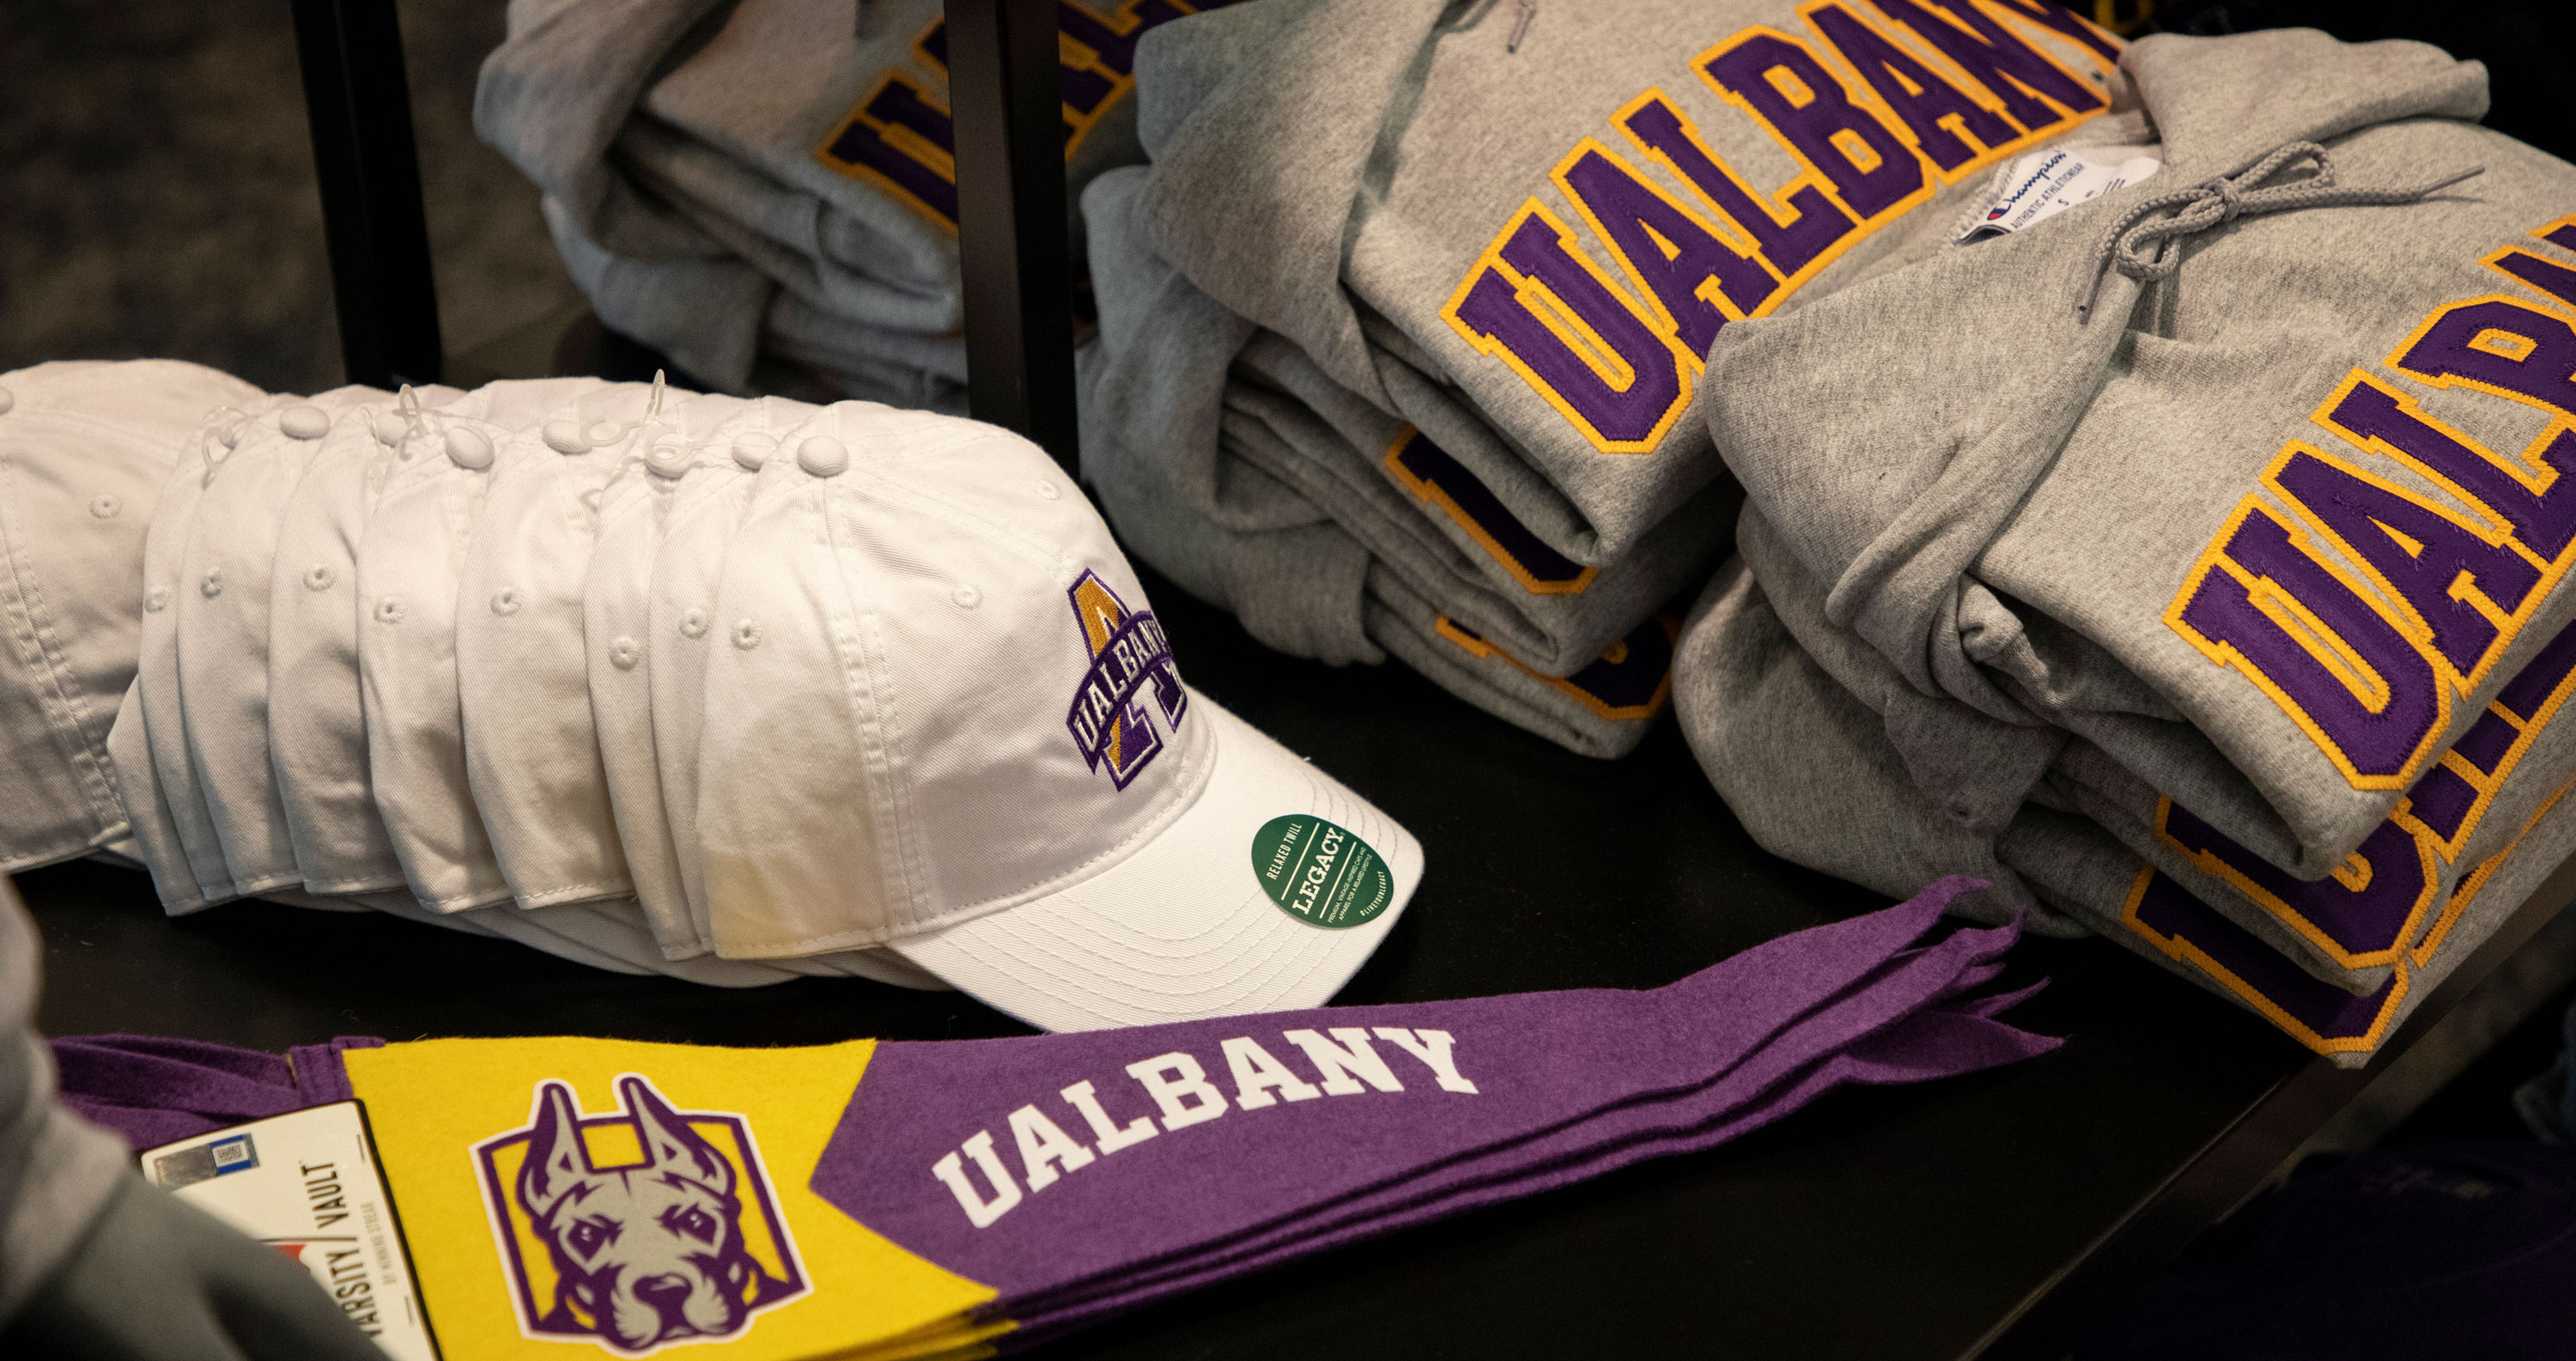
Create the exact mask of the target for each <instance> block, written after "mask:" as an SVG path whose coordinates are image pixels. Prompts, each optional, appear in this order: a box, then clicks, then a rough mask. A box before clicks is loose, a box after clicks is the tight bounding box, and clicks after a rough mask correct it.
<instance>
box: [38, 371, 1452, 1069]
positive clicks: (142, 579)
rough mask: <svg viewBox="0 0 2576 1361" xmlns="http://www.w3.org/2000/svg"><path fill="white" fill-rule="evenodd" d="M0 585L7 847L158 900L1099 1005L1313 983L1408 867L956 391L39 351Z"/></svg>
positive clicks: (1367, 936) (1367, 937)
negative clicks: (731, 384) (134, 359)
mask: <svg viewBox="0 0 2576 1361" xmlns="http://www.w3.org/2000/svg"><path fill="white" fill-rule="evenodd" d="M210 410H211V414H208V413H209V412H210ZM0 561H5V562H6V563H8V565H9V569H8V572H7V574H6V575H5V576H0V607H5V608H6V609H7V610H8V611H9V617H11V618H13V619H16V620H18V621H19V622H18V623H17V624H16V625H14V626H13V627H14V628H15V629H16V630H17V631H18V633H19V636H20V637H21V639H22V645H21V646H19V647H17V648H16V649H15V650H12V651H9V652H7V653H0V676H5V678H6V679H7V680H8V681H9V685H7V686H6V687H0V688H5V690H6V692H7V693H8V694H9V696H10V701H9V702H10V707H9V708H8V709H6V710H0V719H5V720H6V726H5V729H4V730H0V736H5V739H6V740H0V753H5V754H0V759H5V760H6V761H7V762H8V763H9V764H8V769H9V770H10V771H11V772H12V774H13V775H14V776H15V778H14V779H13V781H12V782H11V784H10V785H9V787H8V791H7V793H6V794H5V795H0V797H5V798H6V799H7V800H8V802H7V803H6V805H5V809H6V811H8V812H9V813H10V820H9V821H8V822H7V823H6V824H5V825H4V826H0V868H6V869H11V870H14V869H19V868H25V867H28V866H32V865H37V864H43V863H47V862H49V861H53V860H60V859H65V858H68V857H71V856H76V855H80V854H84V853H88V852H91V851H95V850H101V849H105V850H109V851H111V852H113V853H117V854H122V855H124V856H126V857H127V858H129V859H132V860H137V861H140V862H141V863H143V864H144V865H145V866H147V867H148V868H149V869H150V871H151V873H152V876H153V880H154V883H155V886H156V888H157V889H158V892H159V894H160V897H161V900H162V902H163V904H164V906H165V907H166V908H167V909H168V910H169V911H171V912H173V913H183V912H192V911H196V910H199V909H202V908H206V907H209V906H212V905H214V904H217V903H221V902H225V901H228V900H232V899H236V898H242V897H251V896H257V897H264V898H271V899H277V900H280V901H285V902H290V903H298V904H303V905H307V906H313V907H325V908H342V909H348V910H369V909H372V910H375V911H380V912H386V913H391V914H394V915H397V916H401V917H405V918H410V919H415V920H420V921H426V922H434V923H436V924H439V925H442V926H448V927H452V928H455V929H459V930H464V931H471V932H480V933H486V934H493V935H499V936H503V937H506V938H509V939H512V940H518V941H522V942H524V943H526V944H529V945H532V946H535V947H537V948H539V949H543V950H547V951H550V952H552V953H555V954H558V955H562V956H565V957H568V958H571V959H575V960H579V961H582V962H585V963H590V964H594V965H597V966H599V967H602V968H607V969H614V970H619V971H623V972H629V973H642V972H652V973H661V974H668V975H672V976H676V977H679V978H683V979H688V980H692V981H696V982H702V983H711V984H717V985H723V986H748V985H752V984H759V983H768V982H774V981H779V980H782V979H786V978H790V977H793V976H796V975H800V974H821V975H847V976H856V977H860V978H868V979H875V980H878V981H882V982H888V983H894V984H897V985H901V986H906V987H917V988H936V987H942V986H955V987H958V988H962V989H964V990H966V991H968V992H970V993H972V994H974V995H975V996H976V997H978V998H980V999H982V1000H984V1001H986V1002H988V1003H990V1004H992V1005H994V1006H996V1007H998V1008H1000V1009H1002V1010H1005V1011H1008V1012H1010V1013H1012V1014H1013V1015H1016V1016H1018V1017H1020V1018H1021V1019H1023V1020H1026V1021H1029V1022H1030V1023H1032V1024H1035V1025H1038V1026H1041V1027H1043V1028H1048V1029H1081V1028H1091V1027H1099V1026H1114V1025H1132V1024H1139V1023H1143V1022H1150V1021H1161V1020H1174V1019H1186V1018H1193V1017H1199V1016H1212V1015H1229V1014H1233V1013H1236V1012H1242V1011H1248V1010H1264V1009H1276V1008H1282V1007H1296V1006H1314V1005H1319V1004H1321V1003H1322V1002H1323V1001H1325V1000H1326V999H1327V998H1329V997H1330V996H1331V995H1332V994H1333V993H1334V992H1335V991H1336V990H1337V989H1338V988H1339V987H1340V986H1341V984H1342V983H1343V982H1344V981H1345V980H1346V979H1348V978H1349V977H1350V975H1351V973H1352V972H1353V971H1354V970H1356V969H1357V968H1358V966H1359V965H1360V963H1361V962H1363V961H1364V960H1366V959H1367V957H1368V956H1369V954H1370V952H1371V951H1372V950H1374V949H1375V947H1376V946H1377V944H1378V943H1379V942H1380V941H1381V940H1383V939H1384V938H1385V936H1386V933H1387V932H1388V931H1389V930H1390V929H1391V928H1392V927H1393V926H1394V924H1395V922H1396V921H1397V919H1398V918H1399V916H1400V915H1401V913H1402V912H1403V909H1404V906H1405V904H1406V902H1407V900H1408V899H1409V898H1410V897H1411V895H1412V892H1413V889H1414V886H1415V884H1416V883H1417V882H1418V881H1419V879H1420V876H1421V872H1422V853H1421V848H1420V846H1419V844H1418V843H1416V842H1415V841H1414V840H1413V838H1412V837H1411V836H1410V835H1409V834H1407V833H1406V832H1405V830H1404V829H1403V828H1402V827H1400V826H1398V825H1397V824H1396V823H1395V822H1394V821H1393V820H1392V819H1389V818H1388V817H1387V816H1386V815H1385V814H1384V813H1382V812H1380V811H1379V810H1377V809H1376V808H1374V807H1372V806H1371V805H1370V804H1369V803H1368V802H1367V801H1366V800H1364V799H1362V798H1360V797H1359V796H1358V795H1356V794H1354V793H1352V792H1351V791H1350V790H1348V789H1346V788H1344V787H1342V786H1341V785H1340V784H1339V783H1337V782H1335V781H1334V780H1333V779H1332V778H1331V777H1330V776H1329V775H1327V774H1325V773H1323V772H1322V771H1320V770H1317V769H1315V768H1314V767H1312V766H1310V765H1308V764H1307V763H1305V762H1303V761H1301V760H1300V759H1298V758H1297V757H1296V756H1295V755H1294V754H1292V753H1290V752H1288V751H1286V750H1285V749H1283V748H1281V747H1280V746H1279V745H1278V744H1277V743H1276V742H1274V741H1272V740H1271V739H1269V738H1268V737H1266V736H1264V735H1263V734H1261V733H1260V732H1258V731H1256V730H1255V729H1253V728H1252V727H1250V726H1249V725H1247V724H1245V723H1244V722H1243V721H1242V720H1241V719H1239V718H1236V717H1235V716H1234V715H1232V714H1231V713H1229V712H1227V711H1226V710H1225V709H1224V708H1222V707H1221V706H1220V705H1218V704H1217V703H1216V702H1215V701H1214V700H1212V699H1209V698H1208V697H1206V696H1205V695H1202V694H1200V693H1198V692H1197V691H1195V690H1194V689H1192V688H1190V687H1189V686H1188V685H1187V684H1185V683H1184V682H1183V680H1182V679H1181V677H1180V674H1179V672H1178V670H1177V667H1176V664H1175V662H1174V661H1173V658H1172V653H1171V648H1170V643H1169V640H1168V639H1167V638H1166V636H1165V635H1164V633H1163V632H1162V626H1161V624H1160V622H1159V621H1158V620H1157V618H1156V617H1155V614H1154V612H1153V610H1152V608H1151V606H1150V603H1149V601H1148V600H1147V598H1146V597H1145V595H1144V592H1143V590H1142V588H1141V586H1140V585H1139V583H1138V582H1137V580H1136V577H1135V574H1134V572H1133V570H1132V569H1131V568H1130V567H1129V566H1128V564H1127V562H1126V560H1125V558H1124V557H1123V556H1122V555H1121V554H1120V553H1119V551H1118V548H1117V546H1116V544H1115V542H1114V541H1113V540H1112V539H1111V537H1110V535H1109V531H1108V527H1107V525H1106V524H1104V523H1103V522H1102V521H1101V519H1100V517H1099V515H1098V513H1097V512H1096V511H1094V510H1093V509H1092V507H1091V505H1090V503H1089V502H1088V501H1086V500H1085V499H1084V498H1083V497H1082V496H1081V494H1080V493H1079V492H1078V491H1077V490H1076V489H1075V488H1074V487H1073V486H1071V485H1070V483H1069V482H1068V481H1067V479H1066V478H1065V477H1064V475H1063V473H1062V472H1061V471H1060V470H1059V469H1058V468H1057V467H1056V466H1055V464H1054V463H1053V461H1052V460H1050V459H1049V458H1048V457H1047V456H1046V454H1045V453H1044V452H1043V451H1041V450H1039V449H1038V448H1037V447H1036V446H1034V445H1032V444H1030V443H1029V442H1028V441H1026V440H1023V439H1020V438H1019V437H1017V436H1014V435H1011V434H1009V433H1007V432H1005V431H1001V430H998V429H995V428H993V427H991V426H985V425H978V424H976V423H974V422H971V421H965V420H960V419H957V418H954V417H948V416H941V415H936V414H933V413H929V412H917V411H896V410H892V409H890V408H887V407H883V406H878V405H875V404H873V403H865V402H842V403H837V404H834V405H832V406H828V407H815V406H809V405H805V404H802V403H798V402H794V401H789V400H786V399H783V398H775V397H765V398H755V399H745V398H735V397H727V396H720V395H718V396H700V395H695V394H690V393H685V392H679V391H676V390H668V389H666V388H665V387H664V386H663V385H662V384H661V383H660V382H658V381H657V382H655V383H651V384H640V383H630V384H611V383H606V382H602V381H599V380H596V379H587V378H580V379H547V380H541V381H534V382H502V383H494V384H491V385H488V386H486V387H483V388H481V389H478V390H475V391H472V392H461V391H456V390H453V389H447V388H424V389H411V388H405V389H404V390H403V391H402V392H400V393H398V394H388V393H383V392H378V391H374V390H371V389H367V388H355V387H352V388H342V389H338V390H336V391H333V392H328V393H324V394H321V395H320V396H316V397H310V398H305V397H297V396H292V395H268V394H263V393H260V392H258V391H257V390H255V389H251V388H249V387H247V386H246V385H244V384H241V383H238V382H235V381H234V380H232V379H229V378H226V377H224V376H223V375H221V374H217V373H213V372H211V371H209V370H205V369H199V368H196V367H194V366H191V365H184V364H168V363H137V364H56V365H42V366H39V367H36V368H33V369H27V370H21V371H19V372H16V373H12V374H8V375H6V376H5V381H0ZM1247 849H1249V852H1250V853H1249V854H1247Z"/></svg>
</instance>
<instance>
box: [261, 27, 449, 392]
mask: <svg viewBox="0 0 2576 1361" xmlns="http://www.w3.org/2000/svg"><path fill="white" fill-rule="evenodd" d="M292 2H293V7H294V13H295V48H296V55H297V58H298V60H299V62H300V63H301V65H302V67H303V74H304V107H305V113H306V116H307V119H308V121H309V122H310V124H311V125H312V134H313V170H314V178H315V179H316V180H317V181H318V182H319V183H320V186H321V190H322V231H323V236H324V239H325V240H326V241H327V242H328V244H329V248H330V252H331V291H332V296H333V298H334V300H335V302H336V303H337V308H338V311H339V315H340V355H341V359H342V361H343V363H344V364H345V365H346V366H347V368H348V379H349V381H350V382H352V383H366V384H369V385H372V386H375V387H391V386H393V385H395V384H397V383H405V382H411V383H432V382H436V381H438V378H439V375H440V374H441V373H442V372H443V370H444V367H445V361H444V353H443V351H442V348H441V344H440V340H439V335H438V289H437V285H436V282H435V280H434V277H433V275H432V273H431V269H430V258H429V221H428V218H427V216H426V215H425V214H424V212H423V210H422V207H421V197H420V158H419V153H418V151H417V149H416V148H415V147H414V145H413V140H412V126H411V82H410V81H409V80H408V79H406V78H405V76H404V72H403V55H402V27H401V23H400V21H399V19H398V17H397V14H396V12H395V9H394V0H292Z"/></svg>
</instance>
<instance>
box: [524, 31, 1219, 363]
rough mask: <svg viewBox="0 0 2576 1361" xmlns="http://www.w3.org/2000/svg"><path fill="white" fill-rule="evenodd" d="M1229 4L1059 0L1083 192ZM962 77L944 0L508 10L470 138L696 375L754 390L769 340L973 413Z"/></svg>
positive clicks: (600, 292) (629, 325)
mask: <svg viewBox="0 0 2576 1361" xmlns="http://www.w3.org/2000/svg"><path fill="white" fill-rule="evenodd" d="M1225 2H1226V0H1202V3H1201V4H1200V5H1192V4H1189V3H1185V2H1184V0H1124V3H1120V4H1117V5H1115V6H1112V7H1103V8H1101V9H1098V10H1095V9H1091V8H1086V7H1084V6H1082V5H1076V4H1070V3H1068V4H1065V5H1062V6H1060V9H1059V17H1060V28H1061V31H1062V33H1063V35H1064V39H1065V43H1064V47H1063V62H1062V74H1061V77H1060V80H1061V87H1062V92H1063V107H1064V116H1065V158H1066V166H1067V173H1068V175H1069V176H1070V177H1071V179H1072V182H1073V184H1074V186H1075V187H1076V188H1077V189H1078V188H1079V187H1080V186H1081V185H1082V184H1083V183H1085V182H1087V181H1088V180H1089V179H1090V178H1091V177H1092V176H1093V175H1096V174H1098V173H1099V172H1100V171H1101V170H1102V169H1105V168H1107V167H1109V166H1113V165H1119V164H1124V163H1127V162H1131V161H1133V160H1135V159H1137V157H1138V154H1139V153H1138V151H1137V148H1136V138H1135V131H1134V118H1135V114H1134V102H1133V100H1132V99H1130V98H1129V94H1130V91H1131V90H1132V88H1133V84H1134V81H1133V78H1132V75H1131V72H1132V68H1133V61H1134V56H1133V54H1134V49H1135V45H1136V41H1137V39H1138V38H1140V37H1141V36H1142V35H1143V34H1144V33H1145V32H1146V31H1148V30H1150V29H1152V28H1154V27H1155V26H1157V25H1160V24H1163V23H1165V22H1168V21H1170V20H1172V19H1176V18H1179V17H1181V16H1183V15H1185V14H1188V13H1191V12H1192V11H1193V10H1194V9H1195V8H1201V7H1205V5H1206V4H1209V3H1225ZM947 76H948V70H947V38H946V25H945V21H944V18H943V11H942V8H941V5H940V4H939V0H862V2H861V3H857V4H843V5H815V4H806V3H797V2H796V0H735V3H730V4H727V3H722V0H513V3H512V4H511V5H510V12H509V31H508V37H507V39H506V40H505V41H504V42H503V44H502V45H501V47H500V48H499V49H497V50H495V51H494V52H493V53H492V55H491V56H490V58H488V59H487V60H486V61H485V63H484V66H483V72H482V78H481V81H480V84H479V85H478V87H477V89H476V92H475V127H476V129H477V131H479V132H480V133H481V134H482V135H483V137H484V139H485V140H486V141H488V142H490V143H491V144H492V145H493V146H494V147H495V148H497V149H498V150H500V151H501V152H502V154H503V155H505V156H508V157H509V158H510V160H511V161H512V163H513V164H515V165H517V166H518V167H519V168H520V170H521V171H522V172H524V173H525V174H526V175H527V176H528V177H529V179H531V180H533V181H534V182H535V183H536V185H537V187H538V188H539V189H540V190H541V191H542V192H543V193H544V195H545V198H546V204H547V217H548V221H549V225H550V226H551V227H552V228H553V230H554V233H555V237H556V240H557V243H558V246H559V247H560V248H561V249H562V250H563V252H564V254H565V257H566V260H567V263H569V264H570V265H571V266H572V269H573V273H574V276H575V278H576V279H577V280H578V281H579V282H580V283H581V284H582V286H583V288H584V289H585V290H586V291H588V292H589V293H590V294H591V295H592V297H593V298H594V300H595V301H596V302H597V304H598V306H599V309H600V312H601V314H602V316H603V317H604V318H605V319H607V320H608V321H609V322H610V323H611V324H613V325H617V326H619V327H620V328H621V329H624V330H627V331H629V332H631V333H633V334H635V335H636V336H637V337H638V338H640V339H643V340H646V341H649V342H652V343H654V344H656V345H659V346H661V347H663V348H665V349H666V350H668V351H669V352H670V353H671V355H672V357H673V358H674V359H676V360H678V361H679V362H681V363H683V364H685V365H687V366H689V367H690V369H691V371H692V372H694V373H696V374H697V375H698V376H699V377H701V378H704V379H706V380H707V381H709V382H711V383H714V384H717V385H719V386H723V387H727V388H732V389H739V388H741V387H742V386H743V385H744V384H745V383H746V382H747V381H748V378H749V373H750V367H751V359H752V355H753V352H754V350H755V347H757V348H765V349H768V350H771V351H773V352H777V353H779V354H782V355H784V356H787V357H792V358H796V359H800V360H804V361H806V362H812V363H817V364H820V365H822V366H824V367H827V368H831V369H834V370H836V371H839V372H841V373H843V374H845V375H848V376H851V377H853V378H856V379H858V380H859V382H858V384H857V386H861V387H866V388H868V389H870V391H871V393H872V394H873V395H882V396H885V397H887V398H888V399H889V400H914V401H921V400H927V401H928V402H930V403H931V404H937V405H955V404H956V402H957V399H958V398H959V397H960V396H961V395H962V388H961V387H960V386H959V385H960V384H961V383H962V381H963V378H964V362H965V356H964V349H963V343H962V341H960V339H959V338H958V335H957V331H958V328H959V326H960V325H962V323H963V312H962V306H963V304H962V300H961V296H960V291H959V281H958V264H957V242H956V213H957V206H956V183H955V181H956V171H955V165H954V161H953V159H952V155H951V144H952V140H953V136H952V130H951V127H950V121H949V111H948V89H947ZM754 337H757V340H756V342H755V341H754ZM905 371H909V372H910V373H911V374H914V375H919V376H918V377H912V378H909V379H907V378H906V377H905V376H904V374H905ZM907 382H909V383H910V384H911V386H908V387H907V386H906V384H907Z"/></svg>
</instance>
